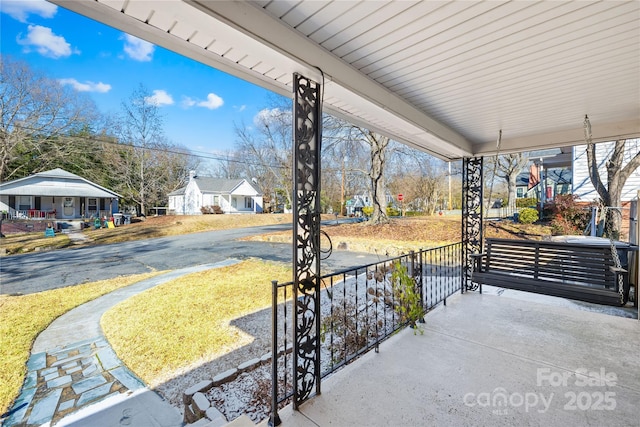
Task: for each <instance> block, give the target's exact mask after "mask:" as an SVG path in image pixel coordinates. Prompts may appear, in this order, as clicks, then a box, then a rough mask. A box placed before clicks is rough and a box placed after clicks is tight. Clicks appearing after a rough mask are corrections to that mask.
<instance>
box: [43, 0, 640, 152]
mask: <svg viewBox="0 0 640 427" xmlns="http://www.w3.org/2000/svg"><path fill="white" fill-rule="evenodd" d="M50 1H52V2H53V3H56V4H58V5H60V6H62V7H65V8H68V9H71V10H74V11H76V12H78V13H81V14H83V15H86V16H88V17H91V18H93V19H95V20H98V21H100V22H103V23H105V24H108V25H111V26H113V27H116V28H119V29H121V30H123V31H126V32H128V33H130V34H132V35H135V36H137V37H140V38H142V39H145V40H148V41H150V42H152V43H155V44H157V45H159V46H163V47H165V48H167V49H170V50H173V51H175V52H177V53H180V54H182V55H185V56H187V57H190V58H192V59H195V60H197V61H200V62H203V63H205V64H209V65H211V66H213V67H215V68H217V69H220V70H222V71H225V72H228V73H230V74H233V75H235V76H237V77H240V78H242V79H245V80H248V81H250V82H253V83H256V84H259V85H261V86H263V87H265V88H267V89H270V90H273V91H275V92H277V93H280V94H283V95H287V96H290V95H291V92H292V74H293V73H294V72H299V73H301V74H304V75H306V76H309V77H311V78H314V79H317V80H319V81H321V80H324V82H325V86H324V89H325V90H324V107H325V108H326V109H327V110H329V112H331V113H332V114H335V115H338V116H341V117H344V118H347V119H348V120H350V121H352V122H354V123H357V124H361V125H364V126H367V127H369V128H371V129H374V130H377V131H379V132H381V133H384V134H386V135H388V136H391V137H392V138H394V139H395V140H398V141H400V142H403V143H406V144H408V145H411V146H414V147H417V148H420V149H423V150H426V151H428V152H431V153H433V154H435V155H437V156H438V157H441V158H443V159H456V158H460V157H462V156H470V155H487V154H491V153H493V152H495V150H496V139H497V136H498V132H499V130H500V129H502V131H503V137H502V145H501V152H510V151H528V150H532V149H536V148H549V147H560V146H570V145H576V144H579V143H581V142H583V138H584V135H583V130H582V122H583V119H584V116H585V114H588V115H589V118H590V121H591V124H592V129H593V139H594V141H606V140H613V139H617V138H630V137H639V136H640V78H639V76H640V2H637V1H632V2H629V1H607V2H595V1H584V2H552V1H538V2H534V1H525V2H497V1H492V2H469V1H363V2H356V1H346V0H345V1H331V2H330V1H318V0H276V1H268V0H253V1H212V0H50ZM320 69H321V70H322V74H321V73H320V72H319V70H320Z"/></svg>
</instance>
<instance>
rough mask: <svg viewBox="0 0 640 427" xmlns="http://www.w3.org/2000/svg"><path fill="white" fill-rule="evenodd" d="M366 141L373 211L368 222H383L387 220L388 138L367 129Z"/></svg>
mask: <svg viewBox="0 0 640 427" xmlns="http://www.w3.org/2000/svg"><path fill="white" fill-rule="evenodd" d="M366 138H367V141H368V142H369V144H370V145H371V170H370V172H369V176H370V178H371V192H372V201H373V213H372V214H371V219H370V220H369V223H370V224H383V223H386V222H389V218H388V217H387V203H386V188H385V183H384V167H385V160H386V159H385V154H386V153H385V152H386V149H387V146H388V145H389V138H387V137H386V136H382V135H379V134H376V133H374V132H371V131H368V132H367V134H366Z"/></svg>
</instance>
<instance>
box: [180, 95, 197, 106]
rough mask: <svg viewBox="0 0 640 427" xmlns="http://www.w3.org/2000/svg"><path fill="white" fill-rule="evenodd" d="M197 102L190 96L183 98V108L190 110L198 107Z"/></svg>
mask: <svg viewBox="0 0 640 427" xmlns="http://www.w3.org/2000/svg"><path fill="white" fill-rule="evenodd" d="M196 102H197V101H196V100H195V99H193V98H189V97H188V96H183V97H182V106H183V107H184V108H189V107H193V106H194V105H196Z"/></svg>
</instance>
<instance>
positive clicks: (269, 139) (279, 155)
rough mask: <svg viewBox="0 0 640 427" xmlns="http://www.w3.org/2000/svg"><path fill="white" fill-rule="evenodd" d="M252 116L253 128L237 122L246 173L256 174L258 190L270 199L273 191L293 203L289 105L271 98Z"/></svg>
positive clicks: (250, 175)
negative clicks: (268, 104) (269, 105)
mask: <svg viewBox="0 0 640 427" xmlns="http://www.w3.org/2000/svg"><path fill="white" fill-rule="evenodd" d="M272 104H273V105H272V107H270V108H266V109H263V110H262V111H260V112H259V113H258V115H257V116H256V117H255V119H254V123H253V125H254V126H253V128H250V127H248V126H246V125H241V126H236V129H235V130H236V135H237V136H238V141H237V143H236V149H237V151H238V153H239V154H240V155H242V157H243V158H244V159H245V160H246V164H245V175H246V177H247V178H248V179H250V180H252V179H253V178H255V183H256V184H257V185H258V187H259V189H260V191H262V193H263V194H264V195H265V196H267V198H268V199H270V197H271V195H272V194H275V193H276V192H277V193H279V194H283V195H284V197H285V199H286V204H287V205H288V206H291V205H292V194H291V191H292V188H293V186H292V184H291V183H292V182H293V175H292V167H293V164H292V161H293V159H292V147H293V145H292V136H291V123H292V119H291V105H288V106H285V104H284V100H279V99H278V100H274V101H272Z"/></svg>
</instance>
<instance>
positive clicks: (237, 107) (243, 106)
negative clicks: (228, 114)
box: [234, 104, 247, 113]
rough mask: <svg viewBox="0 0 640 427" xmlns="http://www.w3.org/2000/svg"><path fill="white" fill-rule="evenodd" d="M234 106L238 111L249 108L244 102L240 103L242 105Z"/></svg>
mask: <svg viewBox="0 0 640 427" xmlns="http://www.w3.org/2000/svg"><path fill="white" fill-rule="evenodd" d="M234 108H235V109H236V111H237V112H238V113H242V112H243V111H244V110H246V109H247V106H246V105H244V104H243V105H240V106H237V105H236V106H235V107H234Z"/></svg>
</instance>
